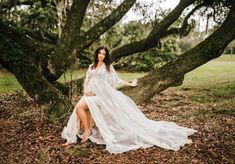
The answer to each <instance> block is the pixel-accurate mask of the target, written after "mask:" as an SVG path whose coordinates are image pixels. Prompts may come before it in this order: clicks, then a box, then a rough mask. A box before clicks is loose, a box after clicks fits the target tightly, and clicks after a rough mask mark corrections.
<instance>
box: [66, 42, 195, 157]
mask: <svg viewBox="0 0 235 164" xmlns="http://www.w3.org/2000/svg"><path fill="white" fill-rule="evenodd" d="M121 86H133V87H134V86H137V80H133V81H132V82H131V83H129V82H126V81H124V80H121V79H119V78H118V76H117V74H116V72H115V70H114V68H113V66H112V65H111V64H110V58H109V51H108V49H107V48H106V47H104V46H101V47H99V48H98V49H97V50H96V51H95V59H94V63H93V65H90V66H89V68H88V71H87V73H86V78H85V81H84V95H83V96H82V98H81V99H80V101H79V102H78V103H77V105H76V106H75V108H74V111H73V113H72V115H71V116H70V119H69V121H68V124H67V127H65V128H64V130H63V132H62V137H63V138H65V139H66V140H67V142H66V143H65V145H68V144H71V143H76V142H77V136H78V137H80V138H81V139H82V141H81V142H86V141H87V140H88V139H90V140H91V141H92V142H95V143H97V144H105V145H106V150H108V151H109V152H110V153H115V154H116V153H122V152H126V151H129V150H134V149H138V148H141V147H142V148H147V147H151V146H154V145H156V146H159V147H162V148H165V149H170V150H178V149H179V148H180V146H183V145H185V144H187V143H191V140H189V139H188V138H187V137H188V136H189V135H191V134H193V133H194V132H196V130H194V129H190V128H186V127H181V126H178V125H176V124H175V123H173V122H166V121H153V120H150V119H148V118H147V117H146V116H145V115H144V114H143V113H142V112H141V111H140V109H139V108H138V107H137V105H136V104H135V103H134V101H133V100H132V99H131V98H129V97H128V96H126V95H124V94H123V93H122V92H120V91H118V90H116V88H119V87H121ZM93 120H94V124H95V126H96V128H92V126H93ZM81 129H82V130H83V134H82V135H81V133H80V132H81Z"/></svg>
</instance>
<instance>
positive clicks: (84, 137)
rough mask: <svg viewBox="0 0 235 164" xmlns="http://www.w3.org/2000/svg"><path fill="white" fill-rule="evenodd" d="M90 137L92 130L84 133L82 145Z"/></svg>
mask: <svg viewBox="0 0 235 164" xmlns="http://www.w3.org/2000/svg"><path fill="white" fill-rule="evenodd" d="M90 135H91V130H87V131H84V133H83V136H82V141H81V143H84V142H86V141H87V140H88V138H89V137H90Z"/></svg>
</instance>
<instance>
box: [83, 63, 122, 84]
mask: <svg viewBox="0 0 235 164" xmlns="http://www.w3.org/2000/svg"><path fill="white" fill-rule="evenodd" d="M91 78H99V79H102V80H104V81H106V82H108V83H109V84H110V85H111V86H112V87H114V88H119V87H121V86H123V84H124V81H123V80H122V79H120V78H119V77H118V75H117V73H116V71H115V69H114V67H113V66H112V65H110V70H109V71H108V70H107V68H106V66H105V64H102V65H101V66H100V67H99V68H96V69H95V68H92V65H90V66H89V68H88V70H87V73H86V78H85V81H84V85H87V84H88V82H89V81H90V79H91Z"/></svg>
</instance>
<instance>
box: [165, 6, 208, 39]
mask: <svg viewBox="0 0 235 164" xmlns="http://www.w3.org/2000/svg"><path fill="white" fill-rule="evenodd" d="M204 5H205V4H204V3H201V4H198V5H197V6H195V7H194V8H193V9H192V10H191V11H190V12H189V13H188V14H187V15H186V17H185V18H184V20H183V22H182V24H181V27H180V28H171V29H169V30H167V31H166V33H165V36H168V35H171V34H178V33H182V32H183V31H185V30H186V29H187V27H188V26H189V24H188V19H189V18H190V17H191V16H192V15H193V14H194V13H195V11H197V10H198V9H200V8H201V7H203V6H204ZM165 36H164V37H165Z"/></svg>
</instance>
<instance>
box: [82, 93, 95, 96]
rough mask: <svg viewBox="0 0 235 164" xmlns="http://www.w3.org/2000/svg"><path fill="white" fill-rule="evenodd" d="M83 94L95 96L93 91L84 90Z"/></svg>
mask: <svg viewBox="0 0 235 164" xmlns="http://www.w3.org/2000/svg"><path fill="white" fill-rule="evenodd" d="M83 95H85V96H95V93H93V92H84V94H83Z"/></svg>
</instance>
